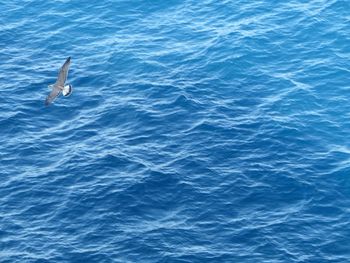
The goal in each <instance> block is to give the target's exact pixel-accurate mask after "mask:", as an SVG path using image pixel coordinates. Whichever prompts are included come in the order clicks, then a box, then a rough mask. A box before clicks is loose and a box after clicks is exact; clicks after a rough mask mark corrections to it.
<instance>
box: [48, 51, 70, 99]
mask: <svg viewBox="0 0 350 263" xmlns="http://www.w3.org/2000/svg"><path fill="white" fill-rule="evenodd" d="M69 65H70V57H68V58H67V60H66V62H64V64H63V66H62V67H61V69H60V71H59V73H58V78H57V80H56V83H55V84H52V85H49V88H50V89H52V90H51V92H50V94H49V95H48V96H47V97H46V100H45V105H46V106H48V105H50V104H51V103H52V102H53V101H54V100H55V99H56V98H57V97H58V95H60V93H61V92H62V94H63V96H69V95H70V94H72V91H73V86H72V85H70V84H67V85H65V83H66V80H67V76H68V70H69Z"/></svg>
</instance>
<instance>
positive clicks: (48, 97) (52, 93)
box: [45, 84, 61, 106]
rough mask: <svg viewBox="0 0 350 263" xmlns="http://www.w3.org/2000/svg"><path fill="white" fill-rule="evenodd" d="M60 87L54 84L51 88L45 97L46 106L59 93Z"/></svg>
mask: <svg viewBox="0 0 350 263" xmlns="http://www.w3.org/2000/svg"><path fill="white" fill-rule="evenodd" d="M60 92H61V89H60V88H59V87H58V86H57V85H56V84H55V85H54V86H53V88H52V91H51V92H50V94H49V95H48V96H47V97H46V100H45V105H46V106H48V105H49V104H50V103H51V102H53V101H54V100H55V99H56V98H57V96H58V95H59V94H60Z"/></svg>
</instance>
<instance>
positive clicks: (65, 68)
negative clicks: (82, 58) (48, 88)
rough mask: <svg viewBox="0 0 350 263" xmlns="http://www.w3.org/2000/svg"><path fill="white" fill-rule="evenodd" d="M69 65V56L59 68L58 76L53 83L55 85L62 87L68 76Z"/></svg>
mask: <svg viewBox="0 0 350 263" xmlns="http://www.w3.org/2000/svg"><path fill="white" fill-rule="evenodd" d="M69 65H70V57H68V58H67V60H66V62H64V64H63V66H62V67H61V69H60V72H59V73H58V78H57V81H56V83H55V86H59V87H63V86H64V83H65V82H66V80H67V76H68V70H69Z"/></svg>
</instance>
